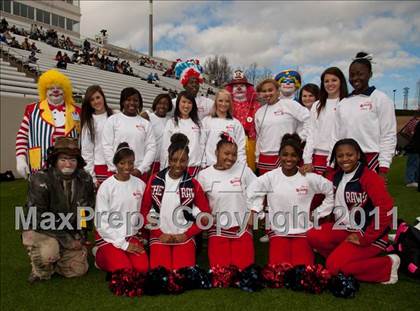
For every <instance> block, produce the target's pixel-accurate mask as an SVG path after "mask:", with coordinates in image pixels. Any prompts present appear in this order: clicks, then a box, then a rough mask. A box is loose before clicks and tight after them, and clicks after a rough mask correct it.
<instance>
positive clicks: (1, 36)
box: [0, 32, 7, 44]
mask: <svg viewBox="0 0 420 311" xmlns="http://www.w3.org/2000/svg"><path fill="white" fill-rule="evenodd" d="M0 43H6V44H7V40H6V36H5V35H4V33H3V32H0Z"/></svg>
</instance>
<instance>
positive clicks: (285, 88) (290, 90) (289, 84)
mask: <svg viewBox="0 0 420 311" xmlns="http://www.w3.org/2000/svg"><path fill="white" fill-rule="evenodd" d="M295 91H296V84H295V81H294V80H293V79H289V78H286V79H284V80H283V81H282V82H281V83H280V93H281V94H282V95H283V96H285V97H290V96H292V95H293V94H294V93H295Z"/></svg>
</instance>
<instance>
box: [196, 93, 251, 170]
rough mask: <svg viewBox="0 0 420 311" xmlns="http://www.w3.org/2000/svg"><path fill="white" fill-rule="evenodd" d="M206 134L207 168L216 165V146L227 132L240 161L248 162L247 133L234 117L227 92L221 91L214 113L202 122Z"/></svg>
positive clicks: (215, 102) (230, 99)
mask: <svg viewBox="0 0 420 311" xmlns="http://www.w3.org/2000/svg"><path fill="white" fill-rule="evenodd" d="M202 122H203V123H202V125H203V130H204V133H205V139H204V140H205V150H206V155H205V157H206V166H211V165H213V164H215V163H216V160H217V159H216V154H215V152H216V145H217V143H218V142H219V140H220V134H221V133H222V132H226V133H228V134H229V136H230V137H232V138H233V139H234V140H235V142H236V144H237V146H238V150H237V152H238V161H239V162H241V163H245V162H246V154H245V131H244V128H243V126H242V124H241V123H240V122H239V121H238V120H237V119H235V118H234V117H233V116H232V96H231V95H230V93H229V92H228V91H226V90H220V91H219V92H218V93H217V94H216V99H215V101H214V106H213V111H212V114H211V115H210V116H207V117H205V118H204V119H203V121H202Z"/></svg>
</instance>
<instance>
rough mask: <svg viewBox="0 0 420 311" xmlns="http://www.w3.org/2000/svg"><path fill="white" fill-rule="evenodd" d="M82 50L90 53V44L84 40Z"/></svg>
mask: <svg viewBox="0 0 420 311" xmlns="http://www.w3.org/2000/svg"><path fill="white" fill-rule="evenodd" d="M83 50H84V51H90V42H89V41H88V40H87V39H85V41H83Z"/></svg>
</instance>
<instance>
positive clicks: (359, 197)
mask: <svg viewBox="0 0 420 311" xmlns="http://www.w3.org/2000/svg"><path fill="white" fill-rule="evenodd" d="M345 196H346V203H347V204H357V205H363V204H365V202H366V200H367V193H366V192H356V191H346V192H345Z"/></svg>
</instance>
